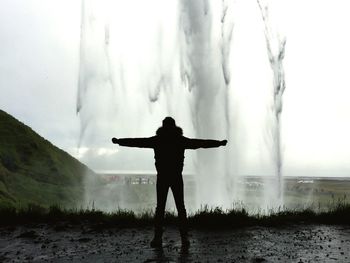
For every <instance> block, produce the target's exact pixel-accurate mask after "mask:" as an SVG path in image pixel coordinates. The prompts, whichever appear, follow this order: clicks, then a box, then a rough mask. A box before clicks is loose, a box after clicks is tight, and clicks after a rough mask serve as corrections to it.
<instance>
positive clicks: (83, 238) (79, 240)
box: [78, 237, 92, 243]
mask: <svg viewBox="0 0 350 263" xmlns="http://www.w3.org/2000/svg"><path fill="white" fill-rule="evenodd" d="M91 240H92V239H91V238H88V237H82V238H79V239H78V242H81V243H86V242H90V241H91Z"/></svg>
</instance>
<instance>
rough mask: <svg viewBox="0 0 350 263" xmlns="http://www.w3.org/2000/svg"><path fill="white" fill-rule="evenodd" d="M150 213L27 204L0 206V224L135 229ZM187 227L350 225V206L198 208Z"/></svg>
mask: <svg viewBox="0 0 350 263" xmlns="http://www.w3.org/2000/svg"><path fill="white" fill-rule="evenodd" d="M153 216H154V214H153V211H144V212H143V213H141V214H135V213H134V212H133V211H130V210H123V209H119V210H116V211H114V212H112V213H106V212H102V211H99V210H95V209H65V208H62V207H60V206H59V205H55V206H51V207H49V208H45V207H42V206H38V205H34V204H29V205H27V206H26V207H21V208H15V207H10V206H6V207H2V208H1V207H0V225H1V226H4V225H19V224H35V223H45V224H57V223H61V222H68V223H70V224H75V225H77V224H92V225H96V226H99V227H109V226H118V227H138V226H150V225H152V224H153ZM164 221H165V224H166V225H176V224H177V216H176V214H175V213H174V212H166V213H165V219H164ZM188 221H189V226H190V227H192V228H208V229H211V228H237V227H245V226H282V225H287V224H344V225H349V224H350V204H346V203H344V202H343V203H337V204H334V206H333V207H331V208H330V209H329V210H328V211H319V212H317V211H315V210H313V209H310V208H308V209H304V210H277V211H275V212H273V211H272V212H271V213H270V214H268V215H267V214H254V215H250V214H249V213H248V212H247V211H246V210H245V209H244V208H239V209H230V210H225V211H224V210H223V209H222V208H220V207H214V208H209V207H208V206H204V207H202V209H201V210H199V211H197V212H196V213H194V214H192V215H189V217H188Z"/></svg>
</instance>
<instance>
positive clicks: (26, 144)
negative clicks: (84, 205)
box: [0, 110, 92, 206]
mask: <svg viewBox="0 0 350 263" xmlns="http://www.w3.org/2000/svg"><path fill="white" fill-rule="evenodd" d="M86 172H88V173H92V171H91V170H89V169H88V168H87V167H86V166H85V165H83V164H82V163H80V162H79V161H78V160H76V159H75V158H73V157H72V156H70V155H69V154H68V153H66V152H64V151H63V150H61V149H59V148H57V147H56V146H54V145H53V144H52V143H50V142H49V141H47V140H45V139H44V138H42V137H41V136H40V135H38V134H37V133H36V132H34V131H33V130H32V129H31V128H30V127H28V126H26V125H25V124H23V123H21V122H20V121H18V120H17V119H15V118H14V117H12V116H11V115H9V114H7V113H6V112H4V111H2V110H0V206H4V205H14V206H19V205H21V206H23V205H26V204H28V203H35V204H40V205H43V206H49V205H53V204H59V205H62V206H74V205H77V204H79V202H80V201H81V200H82V195H83V188H82V179H83V176H84V174H85V173H86Z"/></svg>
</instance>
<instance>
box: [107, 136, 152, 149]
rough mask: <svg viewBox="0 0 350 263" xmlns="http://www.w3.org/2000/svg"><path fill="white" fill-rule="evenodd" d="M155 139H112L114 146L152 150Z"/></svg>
mask: <svg viewBox="0 0 350 263" xmlns="http://www.w3.org/2000/svg"><path fill="white" fill-rule="evenodd" d="M154 139H155V137H149V138H120V139H117V138H112V142H113V143H114V144H119V145H120V146H127V147H138V148H154V143H155V142H154Z"/></svg>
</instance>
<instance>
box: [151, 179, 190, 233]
mask: <svg viewBox="0 0 350 263" xmlns="http://www.w3.org/2000/svg"><path fill="white" fill-rule="evenodd" d="M165 176H169V175H165ZM165 176H164V177H165ZM164 177H163V176H162V175H159V174H158V176H157V208H156V214H155V218H154V226H155V235H156V236H158V237H161V236H162V233H163V221H164V212H165V205H166V199H167V195H168V191H169V188H171V191H172V192H173V196H174V200H175V204H176V209H177V213H178V218H179V229H180V234H181V236H182V237H184V236H186V235H187V217H186V209H185V203H184V185H183V180H182V175H181V174H176V175H174V176H171V177H170V178H169V177H168V178H164Z"/></svg>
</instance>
